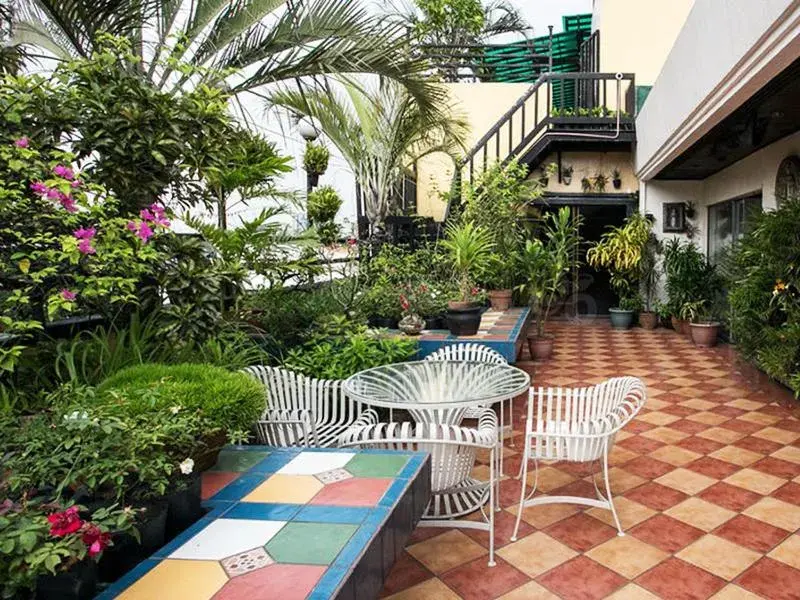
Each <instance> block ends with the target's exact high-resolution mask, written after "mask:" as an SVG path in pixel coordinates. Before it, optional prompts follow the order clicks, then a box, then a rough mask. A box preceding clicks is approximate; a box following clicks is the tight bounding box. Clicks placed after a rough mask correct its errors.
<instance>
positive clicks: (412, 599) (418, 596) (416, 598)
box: [386, 578, 461, 600]
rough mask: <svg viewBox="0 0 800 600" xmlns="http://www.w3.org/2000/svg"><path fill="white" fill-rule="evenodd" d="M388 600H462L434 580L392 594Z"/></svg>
mask: <svg viewBox="0 0 800 600" xmlns="http://www.w3.org/2000/svg"><path fill="white" fill-rule="evenodd" d="M386 600H461V596H459V595H458V594H456V593H455V592H454V591H453V590H451V589H450V588H449V587H447V586H446V585H445V584H444V583H442V582H441V580H439V579H435V578H434V579H428V581H424V582H422V583H418V584H417V585H414V586H412V587H410V588H408V589H405V590H403V591H402V592H398V593H397V594H392V595H391V596H389V597H388V598H386Z"/></svg>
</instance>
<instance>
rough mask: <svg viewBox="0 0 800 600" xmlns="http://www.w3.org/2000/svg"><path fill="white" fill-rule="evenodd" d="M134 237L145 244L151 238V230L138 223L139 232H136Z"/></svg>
mask: <svg viewBox="0 0 800 600" xmlns="http://www.w3.org/2000/svg"><path fill="white" fill-rule="evenodd" d="M136 236H137V237H138V238H139V239H140V240H142V241H143V242H144V243H145V244H146V243H147V240H149V239H150V238H151V237H152V236H153V230H152V229H150V226H149V225H148V224H147V223H144V222H143V223H140V224H139V231H137V232H136Z"/></svg>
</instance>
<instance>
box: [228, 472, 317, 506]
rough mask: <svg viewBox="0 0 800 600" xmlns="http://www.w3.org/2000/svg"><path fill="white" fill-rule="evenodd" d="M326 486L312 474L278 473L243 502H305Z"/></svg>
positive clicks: (248, 495)
mask: <svg viewBox="0 0 800 600" xmlns="http://www.w3.org/2000/svg"><path fill="white" fill-rule="evenodd" d="M323 487H324V486H323V485H322V483H321V482H320V481H319V480H318V479H317V478H316V477H313V476H311V475H283V474H281V473H276V474H275V475H273V476H272V477H270V478H269V479H267V480H266V481H265V482H264V483H262V484H261V485H259V486H258V487H257V488H256V489H254V490H253V491H252V492H250V493H249V494H247V496H245V497H244V498H243V502H275V503H278V504H305V503H306V502H308V501H309V500H311V499H312V498H313V497H314V496H316V495H317V492H319V491H320V490H321V489H322V488H323Z"/></svg>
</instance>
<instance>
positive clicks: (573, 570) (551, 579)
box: [537, 556, 626, 600]
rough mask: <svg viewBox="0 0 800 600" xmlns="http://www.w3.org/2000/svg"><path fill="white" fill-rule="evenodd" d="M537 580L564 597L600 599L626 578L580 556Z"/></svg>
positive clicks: (621, 584)
mask: <svg viewBox="0 0 800 600" xmlns="http://www.w3.org/2000/svg"><path fill="white" fill-rule="evenodd" d="M537 582H538V583H540V584H542V585H543V586H545V587H546V588H548V589H549V590H551V591H553V592H555V593H556V594H558V595H560V596H561V597H563V598H573V599H575V600H599V599H600V598H606V597H608V595H609V594H611V592H613V591H615V590H617V589H619V588H620V587H622V586H623V585H624V584H625V583H626V580H625V579H624V578H623V577H621V576H620V575H618V574H616V573H615V572H614V571H612V570H610V569H607V568H606V567H604V566H602V565H600V564H598V563H596V562H594V561H593V560H591V559H589V558H586V557H585V556H578V557H577V558H574V559H572V560H571V561H569V562H567V563H565V564H563V565H561V566H559V567H556V568H555V569H552V570H551V571H548V572H547V573H546V574H544V575H542V576H540V577H539V578H538V579H537Z"/></svg>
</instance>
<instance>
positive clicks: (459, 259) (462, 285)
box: [441, 221, 494, 302]
mask: <svg viewBox="0 0 800 600" xmlns="http://www.w3.org/2000/svg"><path fill="white" fill-rule="evenodd" d="M441 244H442V247H444V248H445V250H447V251H448V252H449V253H450V260H451V261H452V263H453V268H454V270H455V272H456V278H457V281H458V293H459V297H460V300H461V301H462V302H468V301H469V300H470V298H471V297H472V295H473V294H472V288H473V287H474V286H475V280H476V278H478V277H480V274H481V272H482V271H483V270H484V269H485V268H486V266H487V264H488V262H489V259H490V257H491V252H492V248H493V247H494V242H493V240H492V236H491V235H490V234H489V232H488V231H486V230H485V229H483V228H482V227H480V226H476V225H475V224H474V223H472V222H471V221H466V222H464V223H461V224H451V225H449V226H448V227H447V231H446V232H445V238H444V239H443V240H442V242H441Z"/></svg>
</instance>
